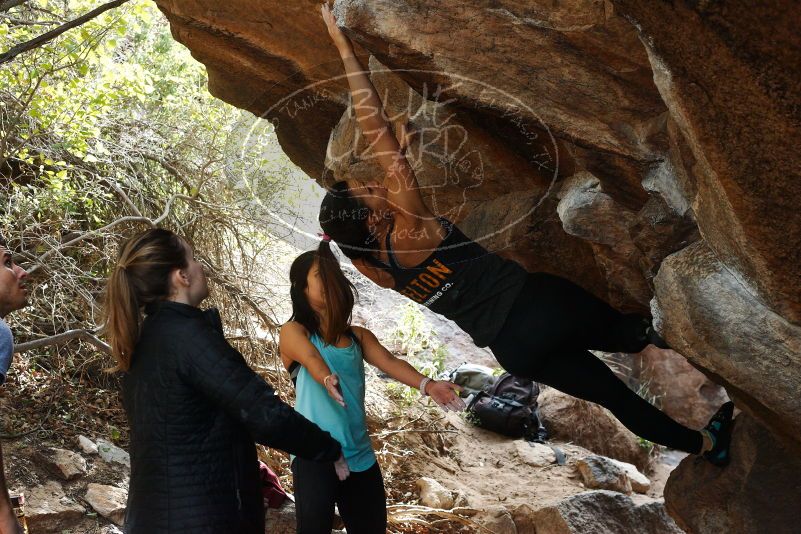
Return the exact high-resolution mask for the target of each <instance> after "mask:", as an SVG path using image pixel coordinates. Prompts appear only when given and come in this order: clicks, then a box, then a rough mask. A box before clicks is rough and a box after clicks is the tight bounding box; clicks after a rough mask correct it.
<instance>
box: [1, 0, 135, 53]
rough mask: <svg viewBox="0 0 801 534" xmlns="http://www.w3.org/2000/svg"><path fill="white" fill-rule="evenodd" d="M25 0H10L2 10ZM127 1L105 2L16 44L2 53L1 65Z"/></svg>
mask: <svg viewBox="0 0 801 534" xmlns="http://www.w3.org/2000/svg"><path fill="white" fill-rule="evenodd" d="M23 1H26V0H22V1H20V0H10V1H9V2H6V3H5V4H3V5H2V6H0V11H3V9H2V7H5V5H6V4H9V3H14V2H19V3H20V4H21V3H23ZM127 1H128V0H113V1H112V2H109V3H107V4H103V5H102V6H100V7H97V8H95V9H93V10H92V11H90V12H88V13H86V14H85V15H81V16H80V17H78V18H77V19H75V20H71V21H70V22H68V23H66V24H62V25H61V26H59V27H58V28H54V29H52V30H50V31H49V32H47V33H43V34H42V35H40V36H38V37H34V38H33V39H31V40H30V41H25V42H24V43H20V44H18V45H15V46H13V47H11V48H10V49H9V50H7V51H6V52H3V53H2V54H0V65H2V64H3V63H8V62H9V61H11V60H12V59H14V58H15V57H17V56H18V55H20V54H22V53H23V52H28V51H29V50H33V49H35V48H39V47H40V46H42V45H44V44H46V43H48V42H50V41H52V40H53V39H55V38H56V37H58V36H59V35H61V34H62V33H65V32H67V31H69V30H71V29H72V28H77V27H78V26H81V25H83V24H85V23H87V22H89V21H90V20H92V19H93V18H95V17H97V16H98V15H101V14H103V13H105V12H106V11H108V10H109V9H113V8H115V7H119V6H121V5H122V4H124V3H125V2H127ZM16 5H19V4H16ZM11 7H14V6H13V5H12V6H11Z"/></svg>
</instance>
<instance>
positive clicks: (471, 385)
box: [448, 363, 497, 398]
mask: <svg viewBox="0 0 801 534" xmlns="http://www.w3.org/2000/svg"><path fill="white" fill-rule="evenodd" d="M496 378H497V377H495V376H493V374H492V369H490V368H489V367H485V366H483V365H478V364H475V363H463V364H462V365H460V366H459V367H457V368H456V369H454V370H453V371H451V372H450V374H449V375H448V380H450V381H451V382H453V383H454V384H456V385H458V386H461V387H462V391H461V392H460V393H459V396H460V397H463V398H467V397H469V396H470V395H477V394H478V393H479V392H480V391H484V392H486V393H489V392H490V390H491V389H492V386H493V385H495V380H496Z"/></svg>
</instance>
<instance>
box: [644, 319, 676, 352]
mask: <svg viewBox="0 0 801 534" xmlns="http://www.w3.org/2000/svg"><path fill="white" fill-rule="evenodd" d="M645 338H646V339H647V340H648V343H651V344H653V345H655V346H656V347H657V348H660V349H669V348H670V347H669V346H668V344H667V341H665V340H664V339H662V336H660V335H659V332H657V331H656V328H654V325H652V324H649V325H648V327H647V328H646V329H645Z"/></svg>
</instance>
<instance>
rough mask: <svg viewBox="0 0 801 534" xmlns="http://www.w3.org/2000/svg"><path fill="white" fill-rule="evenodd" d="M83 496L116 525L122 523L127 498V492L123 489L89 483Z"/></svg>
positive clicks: (99, 512)
mask: <svg viewBox="0 0 801 534" xmlns="http://www.w3.org/2000/svg"><path fill="white" fill-rule="evenodd" d="M84 498H85V499H86V502H88V503H89V505H90V506H91V507H92V508H94V510H95V511H96V512H97V513H98V514H100V515H102V516H103V517H105V518H106V519H109V520H111V521H113V522H114V523H116V524H117V525H122V522H123V521H124V520H125V505H126V502H127V500H128V493H127V492H126V491H125V490H124V489H121V488H117V487H115V486H106V485H103V484H89V485H88V486H87V489H86V496H85V497H84Z"/></svg>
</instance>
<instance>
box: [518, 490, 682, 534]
mask: <svg viewBox="0 0 801 534" xmlns="http://www.w3.org/2000/svg"><path fill="white" fill-rule="evenodd" d="M643 501H644V502H643ZM513 518H514V521H515V524H516V525H517V532H519V533H524V532H525V533H532V534H533V533H535V532H536V534H631V533H633V532H636V533H637V534H681V533H682V530H681V529H680V528H679V527H678V526H677V525H676V523H675V522H674V521H673V520H672V519H671V518H670V517H669V516H668V515H667V513H666V512H665V507H664V504H663V503H662V501H660V500H654V499H642V500H639V501H637V502H635V501H633V500H632V498H631V497H629V496H628V495H624V494H622V493H617V492H614V491H607V490H593V491H585V492H583V493H578V494H576V495H573V496H571V497H568V498H567V499H564V500H562V501H560V502H558V503H556V504H554V505H551V506H545V507H543V508H540V509H537V510H533V509H531V508H530V507H528V506H526V505H523V506H519V507H518V508H517V509H516V510H515V511H514V513H513Z"/></svg>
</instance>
